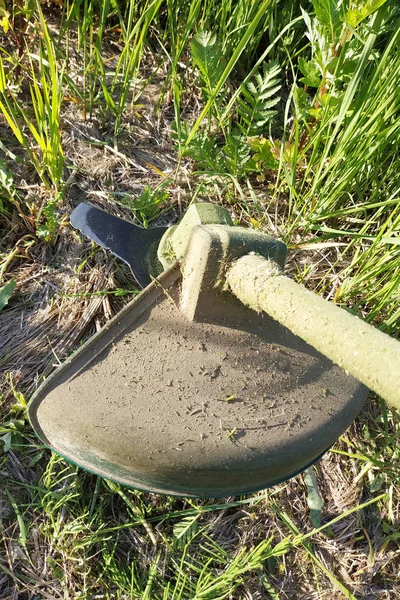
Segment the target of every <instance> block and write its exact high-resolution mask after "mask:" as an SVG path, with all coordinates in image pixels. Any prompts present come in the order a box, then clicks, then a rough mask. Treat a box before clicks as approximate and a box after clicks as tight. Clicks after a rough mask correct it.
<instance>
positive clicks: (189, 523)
mask: <svg viewBox="0 0 400 600" xmlns="http://www.w3.org/2000/svg"><path fill="white" fill-rule="evenodd" d="M199 517H200V513H199V514H197V515H190V516H189V517H185V518H184V519H182V521H179V522H178V523H176V524H175V525H174V528H173V537H174V542H175V544H176V545H178V546H182V545H185V544H187V543H188V542H189V541H190V540H191V539H193V537H194V535H195V534H196V532H197V520H198V518H199Z"/></svg>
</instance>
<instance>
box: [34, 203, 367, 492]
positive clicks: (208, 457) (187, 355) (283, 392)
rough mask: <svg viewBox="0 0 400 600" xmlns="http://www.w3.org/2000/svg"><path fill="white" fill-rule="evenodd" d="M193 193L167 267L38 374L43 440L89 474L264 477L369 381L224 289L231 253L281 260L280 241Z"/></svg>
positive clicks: (347, 414)
mask: <svg viewBox="0 0 400 600" xmlns="http://www.w3.org/2000/svg"><path fill="white" fill-rule="evenodd" d="M202 206H203V207H207V206H209V205H197V206H193V207H191V209H190V210H189V212H188V213H187V215H186V216H185V218H184V219H183V221H182V223H181V225H179V226H178V228H177V229H175V230H172V231H169V232H168V234H167V236H165V239H164V238H163V241H162V242H161V244H160V246H159V249H158V257H159V260H160V261H161V262H162V263H163V264H164V266H168V261H171V260H172V258H173V257H175V258H178V259H179V260H178V262H175V261H174V262H173V264H172V266H170V267H169V268H167V270H166V271H165V272H163V273H162V274H161V275H160V276H159V277H158V279H157V280H155V281H153V282H152V283H151V284H150V285H149V286H148V287H147V288H146V289H144V290H143V291H142V292H141V293H140V294H139V295H138V296H137V297H136V298H135V299H134V300H133V301H131V302H130V303H129V304H128V305H127V306H126V307H125V308H124V309H123V310H122V311H121V312H120V313H119V314H118V315H117V316H116V317H114V318H113V319H112V320H111V321H110V322H109V323H108V324H107V325H106V326H105V327H104V328H103V329H102V330H101V331H100V332H99V333H97V334H96V335H95V336H94V337H93V338H92V339H90V341H88V342H87V343H86V344H85V345H84V346H82V347H81V348H80V349H79V350H77V351H76V352H75V353H74V354H73V355H72V356H71V357H70V358H68V359H67V360H66V361H65V363H64V364H63V365H62V366H61V367H60V368H59V369H57V370H56V371H55V372H54V374H53V375H52V376H51V377H49V378H48V379H47V381H46V382H45V383H44V384H43V385H42V386H41V387H40V388H39V390H38V391H37V392H36V394H35V395H34V397H33V398H32V400H31V402H30V404H29V416H30V419H31V422H32V425H33V427H34V428H35V430H36V432H37V433H38V435H39V436H40V438H41V439H42V441H43V442H44V443H45V444H46V445H47V446H49V447H50V448H51V449H53V450H54V451H55V452H57V453H59V454H61V455H62V456H64V457H65V458H67V459H68V460H70V461H72V462H74V463H76V464H77V465H80V466H82V467H84V468H85V469H87V470H89V471H92V472H93V473H96V474H98V475H101V476H103V477H106V478H108V479H112V480H116V481H118V482H121V483H123V484H125V485H128V486H132V487H135V488H139V489H143V490H148V491H153V492H160V493H165V494H175V495H181V496H201V497H219V496H228V495H236V494H242V493H246V492H251V491H255V490H259V489H262V488H265V487H268V486H272V485H274V484H276V483H279V482H281V481H283V480H285V479H287V478H289V477H292V476H293V475H295V474H297V473H299V472H300V471H302V470H303V469H305V468H306V467H307V466H309V465H310V464H312V463H313V462H314V461H315V460H317V459H318V458H319V457H320V456H321V455H322V454H323V453H324V452H325V451H326V450H327V449H328V448H329V447H330V446H331V445H332V444H333V443H334V442H335V440H336V439H337V438H338V436H340V435H341V434H342V433H343V431H344V430H345V429H346V428H347V427H348V425H349V424H350V423H351V422H352V420H353V419H354V418H355V416H356V415H357V413H358V412H359V411H360V409H361V407H362V405H363V402H364V399H365V397H366V392H367V390H366V388H365V387H364V386H363V385H362V384H361V383H359V382H358V381H357V380H356V379H355V378H354V377H352V376H351V375H350V374H348V373H347V372H346V371H345V370H344V369H343V368H341V367H339V366H336V365H335V364H333V362H332V361H331V360H329V359H328V358H326V357H325V356H323V355H322V354H321V353H320V352H318V351H317V350H316V349H315V348H313V347H312V346H310V345H308V344H307V343H306V342H305V341H303V340H302V339H300V338H299V337H298V336H297V335H295V334H294V333H292V332H291V331H290V330H289V329H287V328H286V327H285V326H284V325H282V324H280V323H279V322H278V321H277V320H274V319H273V318H271V317H270V316H268V315H267V314H262V313H258V312H256V311H254V310H252V309H251V308H246V307H245V306H244V305H243V304H242V303H241V302H240V301H239V300H238V299H237V298H235V297H234V295H233V294H232V293H231V292H230V291H228V290H226V289H224V283H225V281H226V270H227V268H228V267H229V265H230V264H231V262H232V260H234V259H238V258H240V257H242V256H245V255H247V254H248V253H249V252H256V253H257V256H259V255H261V256H262V257H264V259H269V260H273V261H274V262H275V263H277V264H278V265H280V266H281V267H283V264H284V260H285V254H286V248H285V246H284V244H282V243H281V242H277V241H276V240H273V239H272V238H269V237H268V236H265V235H262V234H259V233H257V232H253V231H248V230H246V229H242V228H239V227H232V226H231V225H230V224H229V215H228V216H227V215H226V214H224V217H223V222H222V224H221V214H220V213H219V212H218V211H219V209H218V211H217V212H218V214H216V213H215V212H214V213H213V214H211V213H212V210H211V213H209V214H208V217H206V216H204V214H202V210H204V211H205V210H206V209H205V208H201V207H202ZM199 207H200V208H199ZM210 219H213V220H214V224H210V223H209V221H210ZM202 221H208V223H207V224H206V225H204V223H203V222H202ZM215 221H217V224H215ZM182 232H183V233H182ZM240 260H242V259H240ZM338 310H340V309H338ZM299 318H301V317H300V316H299Z"/></svg>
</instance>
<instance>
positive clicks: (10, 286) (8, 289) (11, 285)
mask: <svg viewBox="0 0 400 600" xmlns="http://www.w3.org/2000/svg"><path fill="white" fill-rule="evenodd" d="M16 285H17V284H16V283H15V279H10V281H8V282H7V283H6V285H4V286H3V287H2V288H1V289H0V310H2V309H3V308H4V307H5V306H6V305H7V304H8V301H9V299H10V298H11V296H12V294H13V292H14V290H15V286H16Z"/></svg>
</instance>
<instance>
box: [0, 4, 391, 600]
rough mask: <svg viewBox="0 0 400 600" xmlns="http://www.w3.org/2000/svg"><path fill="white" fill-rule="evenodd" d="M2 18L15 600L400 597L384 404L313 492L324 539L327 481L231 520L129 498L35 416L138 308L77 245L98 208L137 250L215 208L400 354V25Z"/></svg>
mask: <svg viewBox="0 0 400 600" xmlns="http://www.w3.org/2000/svg"><path fill="white" fill-rule="evenodd" d="M336 5H338V8H337V9H336ZM7 6H8V5H7ZM7 6H6V5H5V4H4V3H2V2H0V19H3V21H1V24H0V27H1V28H2V29H3V31H2V35H1V39H0V116H1V120H0V229H1V231H2V235H1V239H0V295H2V298H3V296H4V298H3V300H4V302H3V307H2V310H1V313H0V370H1V376H2V380H1V382H0V394H1V414H2V420H1V425H0V482H1V484H0V536H1V546H0V548H1V550H0V595H1V597H2V598H4V599H6V598H15V597H17V595H18V594H20V597H21V598H38V597H40V594H41V593H42V592H43V594H46V595H44V596H43V597H50V598H76V599H78V598H82V599H83V598H87V599H88V600H89V599H92V598H113V599H114V598H121V599H126V598H130V599H131V598H132V599H142V598H143V599H144V598H147V599H152V600H153V599H154V600H156V599H160V600H161V599H162V600H167V599H168V600H170V599H173V600H178V599H187V600H194V599H198V600H200V599H207V600H208V599H210V600H211V599H219V598H221V599H222V598H234V599H236V598H238V599H239V598H240V599H241V598H243V599H245V598H246V599H247V598H263V597H266V598H273V599H276V598H278V599H281V598H282V600H283V599H286V598H296V599H297V598H304V599H305V598H310V599H311V598H327V599H330V598H363V597H365V598H367V597H374V598H377V599H378V600H379V599H380V598H386V597H387V596H386V595H385V594H386V592H385V590H388V591H389V593H390V594H391V597H393V598H395V597H397V596H398V595H399V589H398V583H397V570H398V566H396V565H398V543H399V539H400V538H399V536H400V534H399V529H398V511H399V500H398V498H399V484H400V481H399V474H398V473H399V469H398V463H399V451H398V446H399V431H398V422H399V421H398V415H397V414H396V413H395V412H394V411H391V410H390V409H389V408H387V407H386V406H385V404H384V402H383V401H381V400H380V399H379V398H375V397H372V396H371V398H370V399H369V402H368V404H367V406H366V409H365V411H364V412H363V413H362V415H361V416H360V417H359V419H358V420H357V421H356V423H355V424H354V425H353V426H352V428H351V429H350V430H349V431H348V432H347V433H346V434H345V435H344V436H343V437H342V438H341V440H339V441H338V443H337V444H336V445H335V447H334V448H333V449H332V450H331V451H330V453H329V454H328V456H327V458H326V459H325V460H324V461H322V462H321V463H320V464H319V465H318V466H317V467H316V468H315V474H316V480H317V482H318V486H319V488H320V490H319V491H320V494H321V497H322V500H323V506H322V508H318V509H317V515H315V514H314V513H312V516H313V518H315V517H316V519H317V521H318V519H322V526H321V527H320V528H318V529H315V528H314V527H313V525H312V524H311V522H310V521H309V520H308V519H307V518H306V517H305V515H306V514H308V513H309V511H310V510H314V509H313V502H312V497H310V495H311V492H310V490H309V488H310V485H311V484H310V481H311V482H314V479H313V478H312V477H308V478H306V479H305V480H304V479H303V478H302V476H299V477H297V478H295V479H294V480H292V481H291V482H288V483H285V484H281V485H280V486H276V487H275V488H273V489H271V490H268V491H267V492H260V493H259V494H255V495H254V496H249V497H243V498H229V499H227V500H226V501H223V502H215V501H212V500H209V501H201V500H198V501H195V500H189V499H174V498H169V497H161V496H157V495H151V494H146V493H142V492H135V491H132V490H127V489H124V488H123V487H121V486H118V485H116V484H112V483H109V482H107V481H104V480H101V479H99V478H96V477H95V476H93V475H91V474H88V473H86V472H83V471H81V470H78V469H76V468H75V467H72V466H70V465H68V464H67V463H65V461H63V460H62V459H61V458H59V457H57V456H55V455H52V454H51V453H50V452H48V451H47V450H46V449H44V448H43V447H42V446H41V445H40V443H39V442H38V440H37V439H36V438H35V436H34V435H33V433H32V431H31V429H30V427H29V424H28V423H27V419H26V416H25V406H26V399H27V398H28V397H29V396H30V394H31V393H32V392H33V390H34V389H35V387H36V386H37V383H38V382H39V381H40V380H41V379H42V378H43V377H44V376H45V375H46V376H47V375H48V374H49V373H50V372H51V370H52V369H53V368H54V366H56V365H57V364H58V362H59V361H60V360H62V359H63V358H64V357H65V356H66V355H68V354H69V353H70V352H71V351H72V349H73V347H75V346H76V345H77V344H78V343H79V342H80V340H81V338H82V336H83V335H84V334H85V335H90V334H91V333H93V332H94V330H95V329H96V328H97V327H98V325H100V324H102V323H104V322H105V321H106V320H107V319H108V318H109V317H110V316H111V315H112V314H114V313H115V312H116V311H117V310H118V309H119V308H121V307H122V306H123V304H124V303H125V302H126V301H127V300H128V299H129V298H130V297H132V294H133V293H135V282H133V281H132V279H131V278H130V275H129V273H127V272H126V270H124V268H123V267H121V265H120V264H119V263H117V262H115V261H114V260H113V259H112V258H110V257H108V258H105V255H104V253H103V252H102V251H99V249H98V248H97V247H94V246H93V247H92V246H91V245H90V244H89V243H87V244H86V245H83V246H82V243H81V242H80V241H79V240H78V238H77V237H76V235H75V234H74V233H73V232H72V230H71V228H70V226H69V224H68V215H69V214H70V212H71V209H72V207H73V206H75V205H76V203H77V202H78V201H79V200H81V199H82V197H83V196H86V198H87V199H89V200H90V201H95V202H97V203H98V204H99V205H100V206H102V207H103V208H108V210H112V211H114V213H115V214H121V215H123V216H125V217H127V218H133V219H135V220H136V221H137V222H138V223H141V224H142V225H144V226H148V225H151V224H152V223H156V224H157V223H161V224H165V223H171V222H174V221H176V220H177V219H178V218H179V216H180V215H181V214H182V212H183V210H184V209H185V208H186V207H187V206H188V204H189V203H190V202H192V201H194V200H203V201H215V202H218V203H221V204H223V205H224V206H226V207H227V208H228V209H229V210H230V212H231V214H232V217H233V219H234V221H235V223H237V224H242V225H245V226H248V227H253V228H256V229H260V230H262V231H265V232H267V233H269V234H272V235H274V236H277V237H278V236H279V237H281V238H282V239H283V240H284V241H285V242H286V243H287V244H288V246H289V252H290V260H289V264H288V271H289V273H290V274H291V275H292V276H294V277H295V278H296V279H297V280H298V281H301V282H303V283H304V284H305V285H307V286H308V287H310V288H312V289H314V290H315V291H317V293H320V294H322V295H324V296H325V297H327V298H328V299H329V300H331V301H335V302H337V303H338V304H340V305H342V306H344V307H347V308H348V309H350V310H352V311H354V312H356V313H357V314H359V315H360V316H363V317H364V318H365V319H367V320H369V321H371V322H373V323H374V324H375V325H376V326H377V327H379V328H381V329H383V330H384V331H386V332H387V333H389V334H391V335H394V336H396V337H398V336H399V333H400V326H399V323H400V309H399V289H400V266H399V265H400V242H399V240H400V237H399V229H400V212H399V208H398V207H399V192H400V158H399V152H398V143H399V142H398V141H399V139H400V95H399V93H398V81H399V79H400V33H399V28H398V22H399V17H400V12H399V8H398V7H397V5H396V4H395V3H390V2H385V1H382V0H362V1H361V2H359V3H357V4H355V3H350V2H347V1H346V2H343V3H337V2H335V0H329V1H328V0H327V1H321V0H318V1H317V0H314V1H312V2H311V1H307V2H304V3H302V4H301V7H300V5H298V3H293V2H288V1H287V0H281V1H278V0H257V1H254V2H248V1H245V0H221V1H219V2H216V1H215V0H205V1H204V2H200V0H192V1H191V2H184V1H183V0H165V1H163V0H137V1H136V2H134V1H131V2H129V1H123V0H106V1H104V2H95V1H92V0H67V1H66V2H64V4H63V6H62V7H59V6H56V5H51V6H45V5H41V4H40V3H39V2H38V1H37V0H33V2H28V1H27V0H19V1H18V2H15V3H14V5H13V6H14V9H13V10H14V12H11V13H10V12H7ZM7 24H9V27H7ZM77 244H79V245H78V246H77ZM9 292H12V295H11V294H10V293H9ZM231 433H232V432H231ZM232 438H234V436H233V435H232ZM232 441H234V440H233V439H232ZM312 485H314V483H312ZM311 487H312V486H311ZM317 521H313V523H314V524H315V523H316V522H317Z"/></svg>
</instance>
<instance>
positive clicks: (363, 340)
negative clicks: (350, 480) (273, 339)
mask: <svg viewBox="0 0 400 600" xmlns="http://www.w3.org/2000/svg"><path fill="white" fill-rule="evenodd" d="M226 281H227V283H228V285H229V287H230V289H231V291H232V292H233V293H234V294H235V296H237V297H238V298H239V300H241V301H242V302H243V303H244V304H245V305H247V306H250V307H251V308H252V309H254V310H256V311H257V312H261V311H264V312H266V313H267V314H268V315H270V316H271V317H273V318H274V319H275V320H276V321H279V323H281V324H282V325H284V326H285V327H287V328H288V329H290V330H291V331H292V332H293V333H295V334H296V335H298V336H299V337H301V338H302V339H303V340H304V341H306V342H307V343H308V344H310V345H311V346H314V348H316V349H317V350H319V352H321V353H322V354H324V355H325V356H327V357H328V358H330V359H331V360H332V362H334V363H336V364H337V365H339V366H340V367H342V368H343V369H345V370H346V371H348V372H349V373H351V375H353V376H354V377H356V378H357V379H358V380H359V381H361V382H362V383H364V384H365V385H366V386H367V387H369V388H370V389H371V390H373V391H374V392H376V393H377V394H378V395H379V396H381V397H382V398H383V399H384V400H386V401H387V402H388V403H389V404H391V405H392V406H394V407H396V408H400V342H398V341H396V340H395V339H393V338H391V337H389V336H388V335H386V334H384V333H382V332H381V331H379V330H378V329H375V328H374V327H372V326H371V325H368V323H365V321H363V320H362V319H359V318H358V317H355V316H353V315H351V314H350V313H348V312H347V311H345V310H343V309H341V308H339V307H338V306H335V305H334V304H332V303H330V302H328V301H327V300H324V299H323V298H321V297H320V296H317V294H314V293H313V292H310V291H309V290H307V289H306V288H305V287H304V286H302V285H299V284H298V283H295V282H294V281H292V280H291V279H289V278H288V277H285V276H284V275H283V274H282V272H281V270H280V269H279V267H278V266H277V265H276V263H274V262H273V261H270V260H267V259H265V258H263V257H261V256H259V255H255V254H248V255H247V256H243V257H242V258H240V259H239V260H238V261H236V263H234V265H233V266H231V267H230V269H229V270H228V273H227V277H226Z"/></svg>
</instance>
